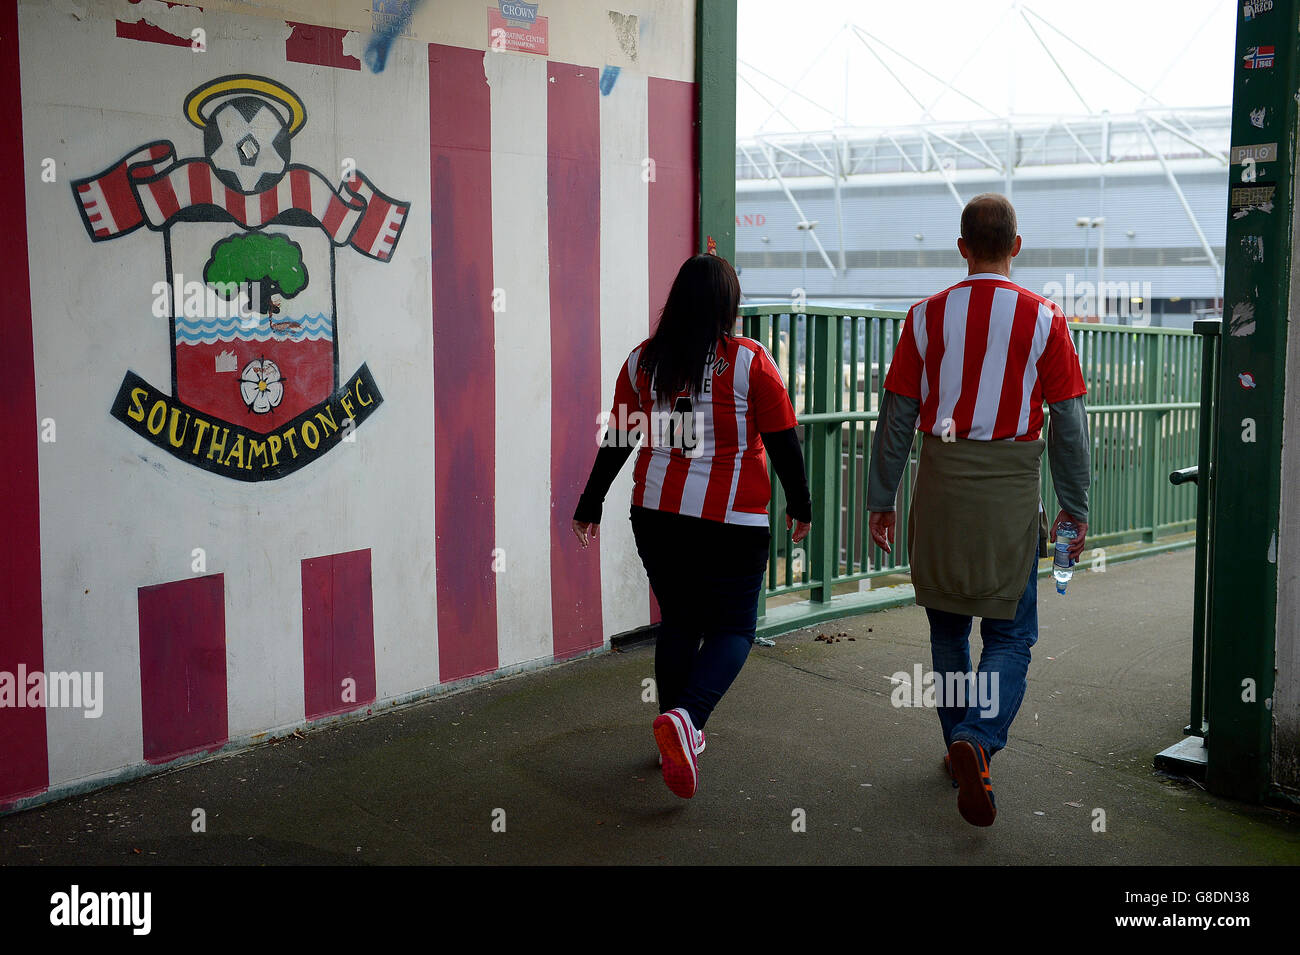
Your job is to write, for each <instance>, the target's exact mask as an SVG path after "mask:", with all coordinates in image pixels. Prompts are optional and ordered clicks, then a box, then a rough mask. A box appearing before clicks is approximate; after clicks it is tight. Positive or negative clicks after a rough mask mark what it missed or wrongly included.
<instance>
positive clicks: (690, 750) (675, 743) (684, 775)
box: [654, 706, 699, 799]
mask: <svg viewBox="0 0 1300 955" xmlns="http://www.w3.org/2000/svg"><path fill="white" fill-rule="evenodd" d="M654 734H655V742H656V743H657V744H658V745H659V756H660V758H661V759H662V760H663V772H664V784H665V785H667V787H668V788H669V789H670V790H671V791H672V793H673V795H675V796H681V797H682V798H683V799H690V798H691V797H692V796H694V795H695V790H696V787H697V786H698V785H699V769H698V766H697V764H696V762H695V727H694V725H692V723H691V717H690V714H689V713H687V712H686V710H684V709H682V708H681V707H680V706H679V707H677V709H675V710H669V711H668V712H667V713H661V714H660V715H659V716H657V717H656V718H655V721H654Z"/></svg>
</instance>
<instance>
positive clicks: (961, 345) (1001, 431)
mask: <svg viewBox="0 0 1300 955" xmlns="http://www.w3.org/2000/svg"><path fill="white" fill-rule="evenodd" d="M885 387H886V388H888V389H889V390H890V391H892V392H894V393H895V394H898V395H906V396H907V397H909V398H917V399H919V400H920V402H921V417H920V420H919V422H918V423H917V430H918V431H922V432H924V433H925V434H933V435H937V436H940V437H942V436H944V435H945V434H947V435H950V436H952V437H956V438H970V439H974V440H978V441H1000V440H1007V439H1013V438H1014V439H1015V440H1017V441H1032V440H1035V439H1037V438H1038V436H1039V434H1040V433H1041V431H1042V429H1043V402H1044V401H1047V402H1048V403H1049V404H1054V403H1056V402H1058V401H1065V400H1067V399H1070V398H1077V397H1079V396H1080V395H1084V394H1087V391H1088V389H1087V387H1086V386H1085V385H1084V382H1083V373H1082V371H1081V370H1080V368H1079V356H1078V354H1077V353H1076V352H1075V350H1074V343H1073V342H1072V341H1071V340H1070V331H1069V328H1068V327H1067V326H1066V323H1065V313H1064V312H1062V311H1061V308H1060V306H1059V305H1057V304H1056V303H1055V302H1052V301H1051V300H1049V299H1046V298H1044V297H1043V296H1041V295H1038V294H1036V293H1034V292H1031V291H1029V289H1026V288H1022V287H1021V286H1019V285H1016V284H1015V283H1014V282H1012V281H1011V280H1010V279H1008V278H1007V277H1006V276H1004V275H998V274H996V273H992V272H982V273H978V274H976V275H971V276H968V277H967V278H966V280H965V281H963V282H959V283H957V284H956V285H954V286H953V287H952V288H949V289H946V290H944V291H942V292H940V293H939V294H938V295H933V296H931V297H930V298H928V299H926V300H925V301H924V302H918V303H917V304H916V305H913V306H912V307H911V309H909V310H908V313H907V321H906V323H905V324H904V325H903V333H902V335H901V336H900V337H899V341H898V347H897V348H896V349H895V350H894V360H893V362H892V363H891V364H890V366H889V374H888V375H886V377H885Z"/></svg>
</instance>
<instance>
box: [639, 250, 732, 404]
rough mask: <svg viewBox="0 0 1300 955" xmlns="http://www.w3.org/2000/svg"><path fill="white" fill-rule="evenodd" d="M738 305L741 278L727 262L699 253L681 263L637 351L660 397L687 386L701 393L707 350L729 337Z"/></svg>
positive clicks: (675, 393)
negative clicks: (650, 331) (647, 336)
mask: <svg viewBox="0 0 1300 955" xmlns="http://www.w3.org/2000/svg"><path fill="white" fill-rule="evenodd" d="M739 308H740V280H739V279H738V278H736V270H735V269H733V268H732V267H731V263H730V262H728V261H727V260H726V259H724V258H722V257H721V256H717V255H709V254H703V255H693V256H691V257H690V258H689V259H687V260H686V261H685V262H684V263H682V267H681V268H680V269H678V270H677V278H675V279H673V287H672V289H671V290H670V291H669V292H668V301H666V302H664V307H663V309H662V310H661V311H660V312H659V324H658V325H657V326H656V327H655V330H654V334H653V335H651V336H650V341H648V342H647V343H646V346H645V348H644V349H643V350H642V353H641V362H640V365H641V367H642V368H644V369H645V370H646V371H647V372H648V373H649V376H650V381H651V382H652V383H653V387H654V390H655V392H656V393H657V394H658V395H659V397H660V398H671V397H672V396H674V395H677V394H680V393H681V392H683V391H685V390H687V389H688V388H689V389H690V391H691V394H692V395H697V396H698V395H699V393H700V390H701V389H702V388H703V387H704V373H705V364H706V362H707V360H708V357H709V353H710V351H711V350H712V349H713V347H714V346H715V345H716V344H718V343H719V342H721V341H725V340H726V339H728V338H730V337H731V332H732V329H733V328H735V325H736V313H737V311H738V310H739Z"/></svg>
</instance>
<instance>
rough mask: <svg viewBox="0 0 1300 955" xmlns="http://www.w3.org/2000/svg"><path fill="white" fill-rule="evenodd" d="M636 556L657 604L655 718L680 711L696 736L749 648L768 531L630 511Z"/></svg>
mask: <svg viewBox="0 0 1300 955" xmlns="http://www.w3.org/2000/svg"><path fill="white" fill-rule="evenodd" d="M631 518H632V533H633V535H634V536H635V538H636V547H637V552H638V553H639V554H640V555H641V562H642V564H644V565H645V569H646V574H647V575H648V576H649V577H650V586H651V588H652V589H653V590H654V595H655V599H656V600H657V601H659V610H660V614H661V620H660V624H659V638H658V640H657V642H656V643H655V683H656V685H657V688H658V695H659V712H661V713H666V712H667V711H668V710H671V709H675V708H677V707H682V708H683V709H685V710H686V711H687V712H688V713H689V714H690V716H691V722H692V723H694V724H695V728H696V729H703V727H704V724H705V722H707V721H708V718H709V714H710V713H712V712H713V708H714V707H715V706H717V704H718V701H719V700H721V699H722V695H723V694H724V693H726V692H727V689H728V688H729V687H730V686H731V684H732V682H733V681H734V680H735V679H736V676H737V675H738V674H739V673H740V670H741V667H743V666H744V665H745V659H746V657H747V656H748V655H749V649H750V647H751V646H753V644H754V626H755V623H756V622H757V618H758V595H759V592H760V590H761V589H762V586H763V576H764V574H765V573H766V570H767V550H768V540H769V538H770V534H769V531H768V529H767V527H766V526H763V527H742V526H738V525H734V524H722V523H721V522H720V521H707V520H703V519H701V518H698V517H683V516H682V515H679V514H669V513H666V512H663V511H654V510H649V509H647V508H642V507H633V508H632V514H631Z"/></svg>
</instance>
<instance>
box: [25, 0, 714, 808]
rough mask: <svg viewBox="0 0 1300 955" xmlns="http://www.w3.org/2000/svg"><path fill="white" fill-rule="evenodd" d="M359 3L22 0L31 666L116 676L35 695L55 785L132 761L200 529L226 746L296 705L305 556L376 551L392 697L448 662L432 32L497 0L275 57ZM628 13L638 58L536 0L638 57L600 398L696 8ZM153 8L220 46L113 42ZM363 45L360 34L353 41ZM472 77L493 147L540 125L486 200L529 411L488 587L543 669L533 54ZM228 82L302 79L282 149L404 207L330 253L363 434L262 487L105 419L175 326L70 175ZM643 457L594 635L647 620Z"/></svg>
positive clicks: (558, 48)
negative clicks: (217, 617) (35, 460)
mask: <svg viewBox="0 0 1300 955" xmlns="http://www.w3.org/2000/svg"><path fill="white" fill-rule="evenodd" d="M361 6H362V5H360V4H356V3H342V2H336V3H315V2H308V0H294V2H280V3H270V2H268V3H263V4H261V5H260V6H258V7H251V6H249V5H247V4H244V3H235V2H233V0H216V2H213V3H211V4H205V8H206V9H205V12H199V11H197V10H196V9H194V8H188V7H175V8H170V9H169V8H167V7H166V6H165V5H164V4H161V3H155V2H152V0H146V2H143V3H140V4H138V5H133V4H129V3H127V2H126V0H79V2H74V0H52V2H48V3H47V2H37V0H22V2H21V3H20V5H19V24H20V49H21V69H22V93H23V105H24V122H23V141H24V149H25V156H26V177H25V186H26V191H27V214H28V222H29V263H28V264H29V268H30V271H31V279H32V282H31V286H32V305H33V325H34V351H35V363H36V375H37V402H38V417H40V418H47V417H48V418H53V419H54V420H55V421H56V422H57V429H58V440H57V442H55V443H53V444H42V445H41V452H40V454H41V457H40V475H39V478H40V492H41V498H40V500H41V503H40V507H41V515H40V516H41V572H42V578H43V593H42V610H43V617H44V641H45V659H44V663H45V667H46V669H47V670H81V671H84V670H91V671H102V672H103V673H104V675H105V694H106V705H105V708H104V714H103V716H102V718H100V719H98V720H87V719H84V718H83V717H82V715H81V713H80V711H77V710H71V709H49V710H47V726H48V733H49V753H50V755H49V761H50V788H51V791H57V790H59V789H60V788H66V787H67V786H70V785H73V784H78V783H83V782H86V781H88V780H94V779H99V778H111V777H113V776H114V775H116V774H118V773H119V772H120V771H122V770H126V769H130V768H132V767H137V766H139V765H140V764H141V763H142V761H143V755H142V751H141V716H140V662H139V644H138V640H139V637H138V633H139V631H138V619H137V604H136V600H137V588H138V587H141V586H148V585H152V584H157V583H161V582H165V581H172V580H178V579H183V578H187V577H190V576H192V575H193V574H192V570H191V560H192V557H191V553H192V550H193V549H194V548H196V547H202V548H203V549H204V550H205V552H206V560H207V568H206V572H207V573H209V574H211V573H222V574H224V575H225V595H226V596H225V611H226V640H227V650H228V664H227V678H228V694H229V735H230V737H231V738H232V739H235V738H239V737H241V736H247V735H251V734H256V733H259V732H262V731H265V730H272V729H279V728H284V727H287V726H291V725H294V724H296V723H300V722H301V721H302V720H303V718H304V714H303V665H302V610H301V576H300V575H301V570H300V561H301V560H302V559H303V558H305V557H314V556H319V555H324V554H334V553H340V552H344V551H349V550H353V549H360V548H370V549H371V552H372V561H373V563H372V580H373V588H374V628H375V659H376V671H377V672H376V676H377V694H378V698H379V701H380V702H382V701H384V700H387V699H393V698H396V697H401V696H404V695H407V694H410V693H413V692H417V691H419V690H421V689H422V688H428V687H434V686H436V685H437V683H438V681H439V673H438V652H437V650H438V644H437V640H438V634H437V624H436V621H437V616H436V610H437V608H436V603H435V601H436V597H435V594H436V588H435V567H434V540H435V534H436V532H437V531H438V530H439V529H437V528H435V526H434V488H433V474H434V437H435V429H436V423H435V420H434V416H433V380H432V355H433V348H434V347H435V343H434V342H433V340H432V331H431V317H430V304H429V303H430V297H431V286H430V282H431V269H430V258H429V256H430V235H429V209H430V194H429V169H428V156H429V141H428V137H429V133H428V128H429V124H428V116H429V103H428V75H427V72H428V57H427V48H426V45H425V44H426V43H427V42H430V41H432V42H442V43H457V44H460V45H465V46H471V47H479V48H482V47H484V46H485V45H486V42H487V24H486V4H485V3H484V2H482V0H469V2H466V0H454V2H453V0H438V2H436V3H434V2H433V0H430V2H428V3H425V4H424V5H423V7H421V9H420V13H419V15H418V17H417V20H416V23H415V30H416V33H417V35H418V38H417V40H415V41H409V40H399V41H397V43H396V44H395V45H394V47H393V49H392V52H391V54H390V57H389V61H388V65H387V68H386V69H385V71H384V72H383V73H382V74H380V75H372V74H371V73H370V72H369V71H367V70H364V69H363V70H362V71H360V72H357V71H347V70H338V69H332V68H327V67H316V66H309V65H304V64H297V63H288V62H285V59H284V50H285V40H286V38H287V36H288V35H289V32H290V28H289V27H288V26H287V25H286V24H285V23H284V19H285V18H289V19H302V20H312V21H315V22H328V23H334V24H339V25H344V26H355V27H359V28H361V29H362V30H368V27H369V17H368V14H365V13H364V10H360V8H361ZM625 6H627V7H629V8H631V9H630V12H633V13H638V15H639V16H640V20H641V29H640V33H639V38H640V46H639V49H638V55H637V58H636V59H632V58H631V57H629V56H628V55H627V54H626V53H625V52H623V51H622V50H621V49H619V48H618V47H617V44H616V43H613V44H612V41H611V37H612V36H613V33H612V28H608V29H607V25H608V23H609V21H608V18H607V12H606V9H605V5H604V4H600V3H593V2H587V0H564V2H559V0H552V2H546V0H543V3H542V7H541V10H540V12H541V13H542V14H543V15H547V16H550V17H551V43H552V47H551V49H552V58H553V59H557V60H564V61H568V62H577V63H610V64H616V65H621V66H623V67H624V71H623V75H622V77H621V78H620V80H619V82H618V84H617V85H616V86H615V89H614V91H613V92H612V93H611V95H609V96H608V97H602V100H601V111H602V145H601V148H602V156H601V172H602V192H601V216H602V223H601V225H602V237H601V278H602V288H601V306H602V318H601V335H602V345H601V349H602V387H603V389H604V390H603V392H602V402H603V404H604V406H605V407H608V405H609V404H610V402H611V400H612V388H613V380H614V375H615V374H616V373H617V367H618V365H619V364H620V363H621V361H622V360H623V358H625V357H626V355H627V352H628V351H629V350H630V348H631V347H632V346H633V345H635V344H636V343H637V342H638V341H640V340H641V339H642V338H644V337H645V335H646V333H647V315H648V312H649V302H648V291H647V281H648V280H647V273H646V234H647V210H646V184H645V183H644V182H643V181H642V180H641V178H640V173H641V160H642V159H643V158H644V156H645V153H646V151H647V149H646V142H647V131H646V76H647V74H650V75H656V76H663V77H668V78H673V79H687V80H689V79H691V78H692V72H693V55H694V54H693V36H694V29H693V15H694V12H693V11H694V4H693V2H692V0H671V2H670V0H638V2H636V3H631V4H625ZM326 10H328V11H330V18H329V19H326V18H325V16H324V11H326ZM359 10H360V12H359ZM228 11H238V13H232V12H228ZM141 16H146V17H148V18H149V19H151V20H152V21H153V22H156V23H157V24H159V25H160V26H163V27H165V28H166V29H169V30H171V31H172V32H175V33H180V34H187V33H188V32H189V31H190V30H191V29H193V28H194V27H195V26H199V25H201V26H202V27H203V28H204V30H205V31H206V40H207V50H206V51H205V52H202V53H197V52H192V51H191V50H188V49H184V48H175V47H168V46H163V45H158V44H153V43H141V42H136V41H130V40H124V39H119V38H117V37H116V36H115V35H114V20H115V19H116V18H119V17H120V18H121V19H123V20H126V21H129V22H134V21H135V20H137V19H139V18H140V17H141ZM364 39H365V35H364V34H362V33H359V34H357V35H355V36H353V37H350V38H349V39H348V41H347V43H348V47H349V48H350V49H352V50H356V49H358V48H359V47H360V46H363V45H364ZM485 69H486V70H487V75H488V78H489V81H490V83H491V86H492V96H493V110H494V115H493V135H494V139H495V138H496V136H497V132H498V130H500V131H501V132H502V133H503V134H504V133H505V132H506V131H509V132H510V133H511V137H510V138H513V139H514V141H516V142H524V143H533V144H535V147H534V146H529V147H527V148H522V149H518V150H514V151H498V152H495V153H494V156H493V188H494V191H499V192H500V193H502V194H503V195H507V196H508V197H509V200H510V206H509V211H508V213H507V212H506V211H505V207H504V206H503V205H501V204H498V206H497V208H498V210H501V211H500V212H498V213H497V214H495V215H494V233H495V237H496V242H497V245H496V248H495V250H494V268H495V269H496V270H497V271H498V272H500V273H503V272H505V271H506V267H507V266H508V271H509V274H510V276H511V278H510V281H509V283H506V288H507V293H508V308H507V311H506V312H504V313H502V314H501V315H500V316H499V317H498V326H497V339H496V344H497V354H498V361H499V364H498V369H497V389H498V393H497V401H498V409H512V411H513V412H515V413H512V414H509V415H500V414H499V415H498V431H497V459H498V461H499V462H500V463H501V471H500V473H499V474H498V475H496V476H495V478H494V481H495V488H496V495H497V524H498V533H499V540H500V541H501V546H503V547H505V548H506V549H507V554H508V560H509V562H510V566H511V567H512V568H513V569H515V572H514V573H509V574H504V575H502V576H501V577H500V578H499V591H498V625H499V631H500V634H501V636H500V646H499V652H500V663H501V666H502V667H510V666H515V665H521V664H527V663H529V662H538V661H540V662H545V661H546V660H548V659H549V657H550V653H551V645H552V644H551V633H550V627H551V615H550V582H549V568H550V561H549V548H550V540H549V480H546V479H541V480H539V476H542V475H545V476H549V436H550V415H549V388H550V384H549V366H550V362H549V289H548V280H549V274H548V263H547V261H546V257H545V255H544V254H542V255H540V256H539V255H538V254H537V250H538V248H539V247H540V248H541V249H542V250H543V253H544V250H545V246H546V157H545V130H546V110H545V107H546V72H545V71H546V62H545V60H544V59H542V58H540V57H533V56H529V55H526V54H517V55H516V54H511V55H501V54H495V55H493V56H491V57H488V58H487V59H486V62H485ZM227 73H255V74H265V75H269V76H271V77H273V78H275V79H276V80H277V81H279V82H282V83H284V84H285V85H286V86H288V87H289V88H291V89H293V90H294V91H295V92H296V93H297V94H298V95H299V96H300V97H302V99H303V101H304V104H305V106H306V110H307V114H308V120H307V124H306V126H305V127H304V128H303V129H302V130H301V131H300V132H299V133H298V134H297V135H296V136H295V137H294V139H293V141H292V152H293V160H294V161H295V162H302V163H306V164H308V165H311V166H313V167H315V168H316V169H318V170H319V171H320V172H321V173H323V174H324V175H325V176H326V177H327V178H329V179H330V180H331V181H332V182H337V181H338V179H339V178H340V176H341V171H342V166H343V163H344V161H345V160H347V159H351V160H354V161H355V163H356V166H357V168H358V169H360V171H362V172H363V173H365V174H366V176H368V177H369V178H370V179H371V180H372V181H373V182H374V183H375V185H376V186H377V187H378V188H379V189H381V190H383V191H384V192H385V193H387V194H388V195H391V196H393V197H395V198H397V199H400V200H403V201H408V202H410V203H411V204H412V211H411V214H410V215H409V217H408V219H407V221H406V224H405V228H404V231H403V234H402V237H401V240H400V243H399V247H398V251H397V254H396V255H395V256H394V257H393V259H392V260H391V261H389V262H387V263H383V262H377V261H373V260H371V259H368V258H365V257H364V256H361V255H360V254H358V253H357V252H355V251H353V250H350V249H348V248H346V247H343V248H340V249H338V251H337V268H336V283H337V323H338V338H339V342H340V359H339V364H340V374H341V375H347V374H348V373H349V372H351V371H353V370H354V369H355V368H357V367H358V366H359V365H360V364H361V363H362V362H366V363H368V364H369V367H370V369H371V371H372V373H373V374H374V376H375V379H376V382H377V384H378V386H379V388H380V390H381V391H382V393H383V396H384V403H383V405H382V406H381V407H380V408H379V409H378V411H377V412H376V413H375V414H374V415H373V417H371V418H370V419H369V420H368V421H366V422H365V423H364V424H363V425H362V426H361V427H360V428H359V429H358V431H357V433H356V438H357V440H356V443H355V444H350V445H342V446H340V447H338V448H336V449H334V450H332V451H331V452H329V453H328V454H326V455H324V456H323V457H321V458H320V459H319V460H317V461H316V462H314V463H313V464H311V465H309V466H308V467H306V468H304V469H303V470H301V471H299V472H297V473H295V474H293V475H290V476H288V477H285V478H282V479H279V480H275V481H265V482H261V483H258V484H252V485H249V484H242V483H237V482H234V481H231V480H229V479H227V478H223V477H219V476H216V475H213V474H209V473H207V472H205V471H202V470H200V469H198V468H196V467H193V466H191V465H189V464H186V463H184V462H181V461H178V460H177V459H175V458H173V457H171V456H170V455H168V454H166V453H164V452H163V451H161V450H160V449H157V448H154V447H153V446H151V445H149V444H148V443H146V442H145V441H144V440H142V439H141V438H139V437H138V436H136V435H134V434H132V433H131V432H130V431H128V430H127V429H126V428H125V427H124V426H123V425H122V424H121V423H120V422H118V421H116V420H114V419H113V418H112V417H111V416H110V415H109V407H110V405H111V404H112V401H113V399H114V396H115V395H116V393H117V390H118V388H119V385H120V384H121V381H122V377H123V375H124V374H125V372H126V371H127V370H128V369H129V370H132V371H134V372H136V373H137V374H139V375H141V376H142V377H144V378H145V379H146V380H147V381H149V382H150V383H152V384H154V385H157V386H159V387H161V388H164V389H167V386H168V384H169V382H170V357H169V356H170V349H171V342H170V338H169V334H168V328H167V321H166V319H158V318H155V317H154V316H153V315H152V314H151V310H150V305H151V303H152V300H153V295H152V291H151V289H152V285H153V283H154V282H156V281H158V280H160V279H162V278H163V277H164V265H163V254H162V239H161V236H160V235H159V234H158V233H154V232H150V231H149V230H147V229H141V230H139V231H137V232H135V233H133V234H131V235H129V236H124V237H120V238H116V239H113V240H111V241H106V242H101V243H92V242H91V241H90V239H89V237H88V236H87V235H86V233H85V231H84V229H83V226H82V223H81V221H80V218H79V216H78V214H77V210H76V205H75V202H74V200H73V196H72V192H71V189H70V185H69V184H70V182H71V180H73V179H76V178H80V177H84V176H89V175H92V174H96V173H99V172H101V171H102V170H104V169H106V168H107V167H108V166H109V165H110V164H111V163H114V162H116V161H117V160H119V159H120V158H122V157H123V156H125V155H126V154H127V153H128V152H130V151H132V150H134V149H136V148H138V147H139V146H141V145H142V144H144V143H147V142H151V141H154V140H159V139H168V140H171V141H172V142H173V143H174V144H175V145H176V148H177V152H178V154H179V155H180V156H181V157H182V158H188V157H191V156H201V155H202V134H201V132H200V131H198V130H196V129H194V128H193V127H192V126H191V125H190V124H189V123H188V122H187V121H186V120H185V119H184V117H183V116H182V115H181V103H182V100H183V98H184V96H185V95H186V94H187V93H188V92H189V91H190V90H191V89H193V88H195V87H196V86H198V85H199V84H201V83H202V82H204V81H206V80H209V79H211V78H213V77H216V76H219V75H223V74H227ZM521 134H522V139H520V136H521ZM503 138H505V137H504V136H503ZM46 157H51V158H53V159H54V160H55V162H56V164H57V175H58V181H57V182H56V183H45V182H42V181H41V178H40V173H41V161H42V159H44V158H46ZM167 390H169V389H167ZM592 432H593V438H594V434H595V422H594V421H593V422H592ZM594 447H595V445H594V440H593V453H594ZM630 472H631V468H630V467H628V468H626V469H625V472H624V474H623V475H622V476H621V477H620V479H619V482H618V483H617V484H616V485H615V487H614V489H613V491H612V492H611V494H610V496H609V499H608V500H609V505H608V506H609V513H610V514H611V516H612V517H613V516H616V517H617V518H619V519H615V520H610V521H608V522H606V524H605V526H604V527H603V529H602V530H603V533H604V540H603V541H602V548H601V551H602V582H603V583H602V586H603V603H604V615H605V631H606V637H607V638H608V636H609V635H610V634H613V633H617V632H620V631H623V630H627V629H630V628H633V627H636V626H640V625H643V624H645V623H647V622H648V619H649V607H648V597H647V588H646V583H645V576H644V572H643V571H642V569H641V566H640V563H639V560H638V559H637V557H636V553H635V548H634V547H633V545H632V540H631V532H630V529H629V528H628V527H627V522H626V520H623V519H622V517H623V515H624V514H625V511H626V502H627V501H628V499H629V498H630V486H631V473H630ZM525 567H526V568H530V570H529V571H527V572H521V571H520V568H525Z"/></svg>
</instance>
